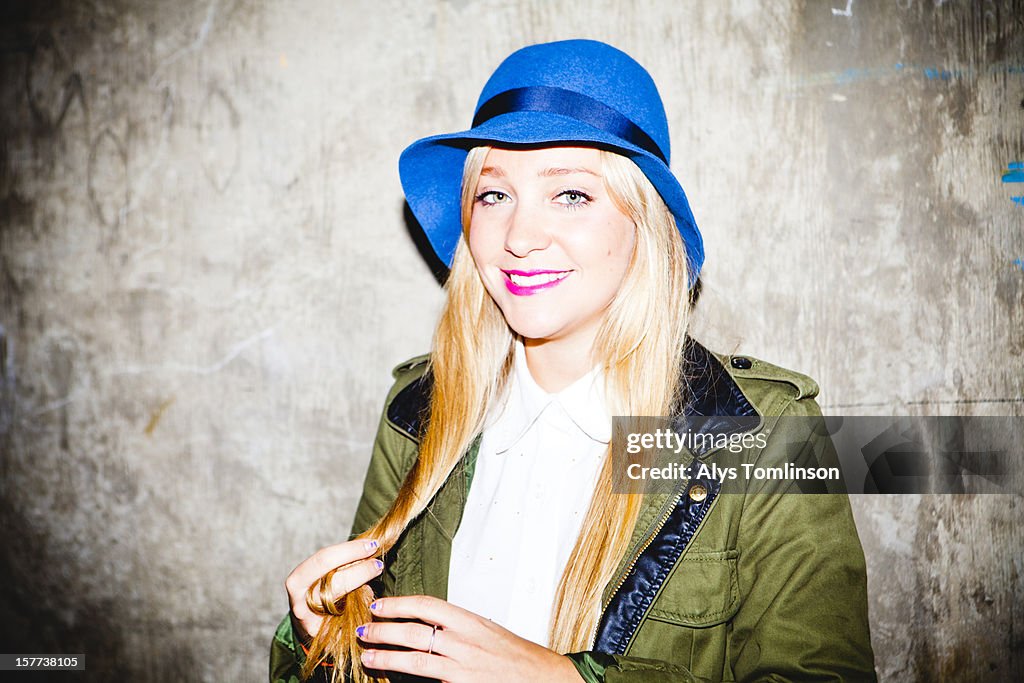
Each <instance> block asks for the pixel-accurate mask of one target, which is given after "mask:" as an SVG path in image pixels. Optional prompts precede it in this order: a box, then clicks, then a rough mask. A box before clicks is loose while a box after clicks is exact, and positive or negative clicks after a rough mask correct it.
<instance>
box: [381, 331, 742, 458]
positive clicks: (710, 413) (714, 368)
mask: <svg viewBox="0 0 1024 683" xmlns="http://www.w3.org/2000/svg"><path fill="white" fill-rule="evenodd" d="M682 372H683V378H682V379H683V382H685V383H686V385H687V387H688V391H687V392H686V395H687V397H688V402H687V403H686V405H685V406H682V407H680V408H677V409H676V410H675V411H674V413H675V415H676V416H680V417H713V418H715V419H714V420H709V421H707V423H706V424H705V425H704V427H703V429H702V431H705V430H706V431H715V432H716V433H726V434H728V433H733V432H739V431H746V430H747V429H749V428H750V418H757V417H759V415H758V412H757V410H755V409H754V407H753V406H752V405H751V404H750V401H749V400H747V397H746V396H745V395H744V394H743V392H742V391H741V390H740V387H739V385H737V384H736V382H735V380H733V378H732V376H731V375H730V374H729V373H728V372H727V371H726V369H725V367H724V366H723V365H722V363H721V362H720V361H719V360H718V358H716V357H715V355H714V354H713V353H711V352H710V351H708V349H707V348H705V347H704V345H703V344H701V343H700V342H698V341H696V340H694V339H690V338H688V339H687V341H686V345H685V346H684V348H683V371H682ZM433 385H434V376H433V374H432V373H431V372H429V371H428V372H426V373H424V374H423V375H422V376H421V377H419V378H418V379H416V380H414V381H413V382H412V383H410V384H409V385H408V386H407V387H405V388H404V389H402V390H401V391H400V392H398V394H397V395H396V396H395V398H394V399H393V400H392V401H391V404H390V405H389V406H388V407H387V417H388V420H389V421H390V422H391V423H392V424H393V425H394V426H396V427H398V428H399V429H400V430H401V431H403V432H404V433H405V434H406V435H408V436H409V437H410V438H411V439H413V440H415V441H419V437H420V434H422V433H423V428H424V427H425V426H426V420H427V419H428V415H427V413H428V411H429V408H430V392H431V390H432V389H433Z"/></svg>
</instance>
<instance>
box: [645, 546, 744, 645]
mask: <svg viewBox="0 0 1024 683" xmlns="http://www.w3.org/2000/svg"><path fill="white" fill-rule="evenodd" d="M738 556H739V553H738V552H737V551H736V550H723V551H717V552H690V553H686V554H685V555H684V556H683V557H682V559H681V560H679V562H677V563H676V566H675V567H674V568H673V569H672V573H671V574H670V575H669V577H668V580H667V581H666V582H665V585H664V586H662V590H661V592H660V593H659V595H658V597H657V598H655V600H654V604H653V605H652V606H651V610H650V612H649V613H648V614H649V616H650V617H651V618H653V619H658V620H660V621H668V622H671V623H673V624H680V625H682V626H690V627H693V628H705V627H708V626H714V625H716V624H721V623H724V622H726V621H728V620H729V619H731V618H732V616H733V615H734V614H736V611H737V610H738V609H739V605H740V590H739V578H738V576H737V568H736V558H737V557H738Z"/></svg>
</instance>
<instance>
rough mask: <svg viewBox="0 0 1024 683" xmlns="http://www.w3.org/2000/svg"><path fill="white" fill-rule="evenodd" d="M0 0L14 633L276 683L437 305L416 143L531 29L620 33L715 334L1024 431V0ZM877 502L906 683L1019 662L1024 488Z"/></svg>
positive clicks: (47, 644)
mask: <svg viewBox="0 0 1024 683" xmlns="http://www.w3.org/2000/svg"><path fill="white" fill-rule="evenodd" d="M0 14H2V16H3V26H2V29H0V47H2V50H0V81H2V85H0V93H2V94H0V102H2V107H0V121H2V130H0V221H2V223H0V325H2V329H0V397H2V398H0V449H2V457H0V525H2V528H3V531H2V532H0V538H2V546H3V550H2V553H0V577H2V578H0V651H5V652H15V651H28V652H86V653H87V654H88V667H89V670H90V674H89V678H90V679H92V680H113V679H119V680H120V679H131V680H146V681H182V680H224V681H227V680H232V681H234V680H260V679H261V678H262V677H263V676H264V671H265V666H266V664H265V662H266V660H265V652H266V649H267V644H268V642H269V639H270V635H271V633H272V630H273V628H274V625H275V624H276V622H277V620H278V619H279V618H280V616H281V615H282V614H283V612H284V610H285V602H284V594H283V590H282V588H281V582H282V580H283V578H284V576H285V575H286V574H287V573H288V571H289V570H290V568H291V567H292V566H293V565H294V564H295V563H297V562H298V561H299V560H301V559H302V558H304V557H305V556H306V555H308V554H309V553H310V552H311V551H313V550H314V549H316V548H317V547H319V546H321V545H324V544H327V543H329V542H334V541H337V540H339V539H341V538H343V537H344V536H345V535H346V533H347V527H348V524H349V521H350V519H351V515H352V513H353V508H354V503H355V498H356V496H357V495H358V492H359V486H360V483H361V477H362V472H363V468H364V466H365V464H366V459H367V457H368V454H369V446H370V441H371V438H372V434H373V431H374V428H375V423H376V420H377V415H378V411H379V409H380V403H381V400H382V397H383V395H384V392H385V391H386V389H387V386H388V384H389V379H390V378H389V374H388V371H389V369H390V367H391V366H392V365H394V364H395V363H397V362H398V361H399V360H401V359H403V358H405V357H408V356H410V355H413V354H414V353H419V352H422V351H423V350H425V349H427V348H428V344H429V338H430V331H431V326H432V323H433V321H434V319H435V316H436V313H437V311H438V308H439V304H440V300H441V294H440V291H439V289H438V287H437V286H436V284H435V280H434V278H433V276H432V274H431V271H430V268H429V267H428V266H427V265H426V264H425V262H424V260H423V259H422V258H421V256H420V255H419V254H418V252H417V249H416V247H415V245H414V242H413V240H412V239H411V237H410V234H409V231H408V229H407V228H406V227H405V226H406V224H405V221H404V219H403V203H402V195H401V190H400V187H399V183H398V178H397V172H396V162H397V157H398V154H399V152H400V151H401V149H402V148H403V147H404V146H405V145H406V144H407V143H408V142H410V141H411V140H412V139H414V138H416V137H419V136H421V135H426V134H430V133H433V132H439V131H444V130H454V129H456V128H459V127H463V126H465V125H466V124H467V123H468V121H469V119H470V117H471V108H472V106H473V103H474V102H475V98H476V95H477V93H478V92H479V88H480V87H481V86H482V84H483V81H484V79H485V78H486V76H487V75H488V73H489V72H490V70H491V69H492V68H493V67H494V66H495V65H496V64H497V62H498V61H499V60H500V58H502V57H503V56H504V55H505V54H507V53H508V52H510V51H511V50H513V49H515V48H517V47H520V46H521V45H523V44H526V43H529V42H536V41H543V40H551V39H558V38H567V37H580V36H586V37H595V38H600V39H604V40H607V41H609V42H612V43H614V44H616V45H618V46H620V47H622V48H624V49H625V50H627V51H628V52H630V53H632V54H633V55H635V56H636V57H637V58H638V59H640V61H641V62H643V63H644V64H646V65H647V66H648V68H649V69H650V71H651V72H652V73H653V75H654V77H655V80H656V81H657V82H658V83H659V84H660V85H661V87H662V90H663V92H664V95H665V99H666V104H667V108H668V111H669V115H670V121H671V124H672V126H673V141H674V149H675V154H674V168H675V170H676V171H677V172H678V174H679V176H680V177H681V178H682V180H683V182H684V185H685V186H686V187H687V190H688V191H689V193H690V196H691V197H692V200H693V205H694V212H695V214H696V216H697V218H698V221H699V223H700V224H701V225H702V226H703V229H704V231H705V234H706V239H707V247H708V264H707V270H706V273H705V280H706V290H705V294H704V298H703V300H702V301H701V319H700V322H699V326H698V327H699V334H698V336H700V337H701V338H703V339H705V340H707V341H708V342H710V343H711V344H712V345H714V346H717V347H718V348H720V349H722V350H726V351H730V350H733V349H740V350H742V351H744V352H748V353H751V354H753V355H756V356H759V357H762V358H765V359H768V360H771V361H774V362H776V363H779V364H782V365H787V366H790V367H794V368H798V369H800V370H803V371H805V372H807V373H808V374H811V375H813V376H815V377H816V378H817V379H818V380H819V381H820V383H821V385H822V387H823V392H822V395H821V397H820V400H821V403H822V405H823V406H824V408H825V410H826V411H827V412H830V413H834V414H838V413H842V414H847V415H852V414H922V413H924V414H958V413H964V414H1007V415H1013V414H1016V415H1021V414H1024V403H1022V399H1021V396H1022V394H1024V229H1022V228H1024V205H1022V202H1024V200H1022V199H1020V198H1019V197H1020V196H1021V195H1024V185H1016V184H1010V183H1002V182H1001V174H1003V173H1005V172H1007V170H1008V164H1010V163H1011V162H1014V161H1024V4H1022V3H1021V2H1019V1H1018V0H1012V1H1011V0H985V1H981V0H978V1H977V2H973V1H967V0H961V1H954V0H949V1H945V2H944V1H942V0H877V1H876V2H866V1H862V0H853V1H847V0H832V1H831V2H829V1H827V0H822V1H820V2H803V3H801V2H773V3H759V2H753V1H748V2H739V1H734V2H660V3H651V2H613V1H611V0H603V1H599V2H588V3H578V2H548V1H542V0H534V1H532V2H530V1H526V0H523V1H511V0H510V1H479V2H476V1H462V2H455V1H451V2H444V1H437V2H338V1H336V0H317V1H309V2H300V3H269V2H268V3H248V2H237V1H236V2H230V1H223V2H218V1H217V0H208V1H198V0H175V1H173V2H172V1H168V2H152V1H151V2H134V3H133V2H117V1H114V0H93V1H91V2H66V3H37V2H31V1H30V0H24V1H21V2H18V1H13V0H12V1H8V2H5V3H4V4H3V7H2V8H0ZM1014 197H1017V199H1016V200H1015V199H1014ZM855 506H856V512H857V518H858V523H859V525H860V530H861V534H862V537H863V541H864V545H865V548H866V552H867V557H868V564H869V571H870V589H871V615H872V621H873V628H874V632H873V635H874V644H875V648H876V652H877V656H878V667H879V672H880V674H881V675H882V677H883V679H885V680H889V681H906V680H982V679H984V680H1012V679H1016V680H1021V679H1022V676H1024V654H1022V648H1024V607H1022V599H1021V595H1022V594H1024V585H1022V579H1021V573H1022V570H1024V559H1022V547H1024V544H1022V534H1024V532H1022V526H1021V523H1022V522H1024V514H1022V513H1024V506H1022V501H1021V500H1020V499H1019V498H1018V497H1010V496H985V497H982V496H978V497H955V496H945V497H930V496H920V497H914V498H910V497H903V498H883V497H874V498H867V497H865V498H859V499H857V500H855Z"/></svg>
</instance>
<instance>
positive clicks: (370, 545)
mask: <svg viewBox="0 0 1024 683" xmlns="http://www.w3.org/2000/svg"><path fill="white" fill-rule="evenodd" d="M379 545H380V543H377V541H367V542H366V549H367V550H376V549H377V546H379Z"/></svg>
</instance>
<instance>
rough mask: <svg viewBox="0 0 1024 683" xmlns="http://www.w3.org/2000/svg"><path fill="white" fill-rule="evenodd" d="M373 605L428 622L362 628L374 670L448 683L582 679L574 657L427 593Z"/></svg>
mask: <svg viewBox="0 0 1024 683" xmlns="http://www.w3.org/2000/svg"><path fill="white" fill-rule="evenodd" d="M370 610H371V611H372V612H373V614H374V615H375V616H378V617H381V618H382V619H418V620H419V621H421V622H424V623H417V622H415V621H409V622H392V621H375V622H373V623H372V624H363V625H362V626H360V627H359V628H358V629H356V635H357V636H358V637H359V640H361V641H362V642H363V643H365V644H367V645H369V646H370V647H368V648H367V649H366V650H365V651H364V652H363V656H362V661H363V666H365V667H366V668H368V669H376V670H381V671H401V672H404V673H409V674H416V675H419V676H426V677H428V678H437V679H440V680H442V681H446V682H448V683H463V682H464V681H466V682H476V681H511V682H513V683H514V682H516V681H524V682H525V681H529V682H530V683H533V682H535V681H552V682H556V681H557V682H562V681H564V682H565V683H580V680H581V677H580V675H579V673H577V671H576V667H575V666H573V664H572V662H571V661H569V658H568V657H563V656H562V655H559V654H558V653H556V652H554V651H552V650H549V649H547V648H546V647H541V646H540V645H537V644H536V643H532V642H530V641H528V640H525V639H523V638H520V637H519V636H517V635H515V634H514V633H512V632H511V631H508V630H506V629H504V628H502V627H501V626H498V625H497V624H495V623H494V622H493V621H490V620H488V619H484V618H483V617H481V616H478V615H476V614H473V613H472V612H469V611H466V610H464V609H462V608H461V607H456V606H455V605H452V604H451V603H448V602H445V601H444V600H439V599H438V598H433V597H430V596H426V595H415V596H409V597H395V598H378V599H377V600H376V601H375V602H374V603H373V604H372V605H370ZM433 624H437V628H436V629H435V627H434V626H433ZM376 644H380V645H397V646H399V647H402V648H408V651H403V650H387V649H385V650H381V649H375V648H373V647H372V646H373V645H376Z"/></svg>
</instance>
